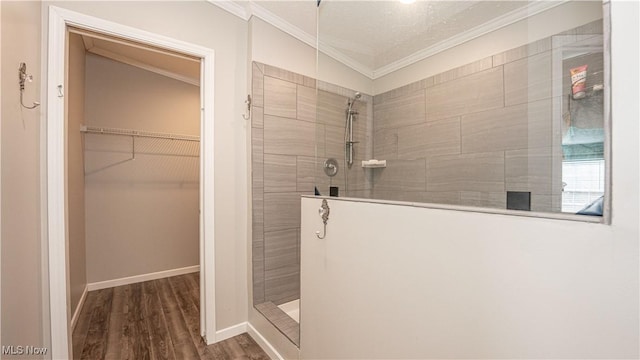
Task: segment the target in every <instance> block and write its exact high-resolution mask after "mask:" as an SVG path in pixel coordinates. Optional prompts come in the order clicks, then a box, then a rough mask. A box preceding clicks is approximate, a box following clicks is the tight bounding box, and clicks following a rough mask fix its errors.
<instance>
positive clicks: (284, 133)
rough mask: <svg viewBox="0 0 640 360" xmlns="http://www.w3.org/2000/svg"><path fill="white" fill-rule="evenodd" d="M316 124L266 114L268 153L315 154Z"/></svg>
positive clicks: (265, 148) (265, 132) (265, 139)
mask: <svg viewBox="0 0 640 360" xmlns="http://www.w3.org/2000/svg"><path fill="white" fill-rule="evenodd" d="M315 136H316V125H315V124H313V123H310V122H308V121H302V120H294V119H287V118H282V117H276V116H269V115H265V116H264V152H265V153H266V154H280V155H300V156H315V144H314V143H313V141H310V139H314V138H315Z"/></svg>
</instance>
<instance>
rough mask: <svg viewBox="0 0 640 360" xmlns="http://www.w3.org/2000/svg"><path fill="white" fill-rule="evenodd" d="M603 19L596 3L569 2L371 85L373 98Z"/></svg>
mask: <svg viewBox="0 0 640 360" xmlns="http://www.w3.org/2000/svg"><path fill="white" fill-rule="evenodd" d="M601 18H602V3H601V2H599V1H570V2H567V3H565V4H562V5H559V6H557V7H554V8H553V9H551V10H548V11H545V12H543V13H540V14H537V15H534V16H531V17H529V18H527V19H526V20H522V21H519V22H516V23H514V24H511V25H509V26H506V27H504V28H502V29H499V30H497V31H494V32H491V33H489V34H486V35H483V36H481V37H479V38H476V39H473V40H471V41H468V42H466V43H463V44H461V45H458V46H456V47H453V48H451V49H448V50H445V51H442V52H439V53H438V54H436V55H433V56H431V57H428V58H426V59H424V60H422V61H419V62H416V63H414V64H411V65H409V66H406V67H404V68H402V69H399V70H397V71H394V72H392V73H390V74H388V75H385V76H382V77H380V78H377V79H375V80H374V81H373V88H374V95H377V94H382V93H384V92H386V91H389V90H393V89H395V88H397V87H400V86H403V85H407V84H410V83H412V82H415V81H417V80H420V79H425V78H427V77H429V76H432V75H435V74H439V73H441V72H444V71H447V70H450V69H453V68H456V67H458V66H462V65H466V64H468V63H471V62H473V61H476V60H479V59H482V58H485V57H487V56H491V55H495V54H498V53H501V52H504V51H507V50H509V49H513V48H516V47H518V46H522V45H525V44H529V43H532V42H534V41H536V40H540V39H543V38H545V37H549V36H552V35H555V34H558V33H560V32H563V31H565V30H567V29H573V28H575V27H578V26H580V25H584V24H586V23H589V22H591V21H594V20H597V19H601Z"/></svg>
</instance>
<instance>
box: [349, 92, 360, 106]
mask: <svg viewBox="0 0 640 360" xmlns="http://www.w3.org/2000/svg"><path fill="white" fill-rule="evenodd" d="M361 97H362V94H360V91H356V93H355V94H353V99H349V101H347V104H348V105H349V109H348V110H347V111H351V107H352V106H353V104H355V102H356V100H359V99H360V98H361Z"/></svg>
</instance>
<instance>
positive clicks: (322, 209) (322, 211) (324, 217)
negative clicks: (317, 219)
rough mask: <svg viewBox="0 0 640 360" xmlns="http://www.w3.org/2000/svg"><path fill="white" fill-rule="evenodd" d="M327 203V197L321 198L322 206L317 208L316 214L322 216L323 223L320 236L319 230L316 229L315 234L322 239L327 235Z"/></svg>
mask: <svg viewBox="0 0 640 360" xmlns="http://www.w3.org/2000/svg"><path fill="white" fill-rule="evenodd" d="M329 210H330V209H329V203H327V199H322V206H320V209H318V214H320V216H321V217H322V223H323V224H324V231H323V233H322V236H320V231H316V236H317V237H318V239H324V238H325V237H326V236H327V222H328V221H329Z"/></svg>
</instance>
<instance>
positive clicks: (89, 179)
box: [69, 54, 200, 283]
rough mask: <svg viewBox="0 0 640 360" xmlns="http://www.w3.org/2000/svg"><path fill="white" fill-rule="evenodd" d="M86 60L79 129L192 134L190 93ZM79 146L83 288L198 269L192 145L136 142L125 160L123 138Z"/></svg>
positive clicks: (195, 104)
mask: <svg viewBox="0 0 640 360" xmlns="http://www.w3.org/2000/svg"><path fill="white" fill-rule="evenodd" d="M86 59H87V61H86V64H87V66H86V68H87V71H86V103H85V105H86V111H85V113H86V121H85V124H86V125H88V126H95V127H107V128H124V129H134V130H139V131H151V132H159V133H170V134H185V135H196V136H199V135H200V89H199V88H198V87H197V86H194V85H191V84H187V83H184V82H181V81H178V80H174V79H171V78H168V77H165V76H162V75H158V74H155V73H152V72H149V71H146V70H142V69H139V68H136V67H133V66H130V65H125V64H122V63H119V62H116V61H113V60H110V59H107V58H104V57H101V56H97V55H92V54H87V57H86ZM196 66H197V65H196ZM74 133H79V127H75V128H70V129H69V134H70V136H71V134H74ZM84 145H85V147H84V150H85V164H84V165H85V169H86V173H85V183H86V224H87V279H88V282H89V283H94V282H100V281H107V280H114V279H119V278H124V277H130V276H137V275H143V274H149V273H154V272H159V271H167V270H173V269H179V268H184V267H189V266H194V265H198V264H199V256H198V253H199V251H198V249H199V221H198V220H199V174H200V173H199V162H200V160H199V157H198V156H197V155H198V153H199V146H198V145H197V144H196V143H193V142H185V141H171V140H158V139H146V138H138V139H137V140H136V158H135V160H130V161H128V160H127V159H130V158H131V157H132V156H133V154H132V152H131V151H132V149H133V148H132V145H133V143H132V139H131V138H130V137H123V136H109V135H95V134H86V135H84ZM70 247H71V244H70Z"/></svg>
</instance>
